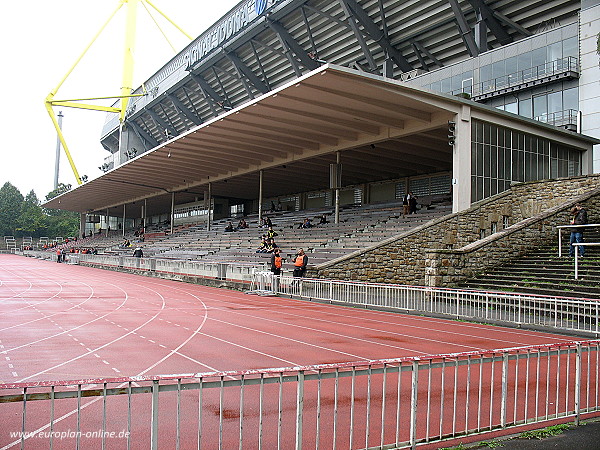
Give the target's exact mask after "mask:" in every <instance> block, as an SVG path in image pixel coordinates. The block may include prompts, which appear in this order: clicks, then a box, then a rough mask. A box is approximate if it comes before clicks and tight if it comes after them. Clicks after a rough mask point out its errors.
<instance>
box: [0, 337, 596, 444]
mask: <svg viewBox="0 0 600 450" xmlns="http://www.w3.org/2000/svg"><path fill="white" fill-rule="evenodd" d="M599 371H600V341H597V340H596V341H582V342H571V343H561V344H549V345H541V346H530V347H520V348H509V349H498V350H489V351H482V352H468V353H456V354H447V355H436V356H430V357H407V358H399V359H389V360H379V361H360V362H352V363H340V364H324V365H315V366H305V367H292V368H277V369H266V370H249V371H239V372H213V373H197V374H182V375H169V376H148V377H146V376H141V377H133V378H111V379H85V380H78V381H65V382H37V383H35V382H30V383H17V384H0V408H1V410H2V417H3V426H2V432H1V433H0V446H2V447H0V448H1V449H9V448H14V447H20V448H40V447H44V448H53V446H58V445H60V447H61V448H92V447H94V448H100V446H101V447H102V448H111V447H112V446H114V445H118V446H119V448H121V447H123V448H124V447H125V446H127V448H129V447H130V446H131V445H132V444H133V445H135V446H138V445H140V446H144V447H149V448H151V449H156V448H159V447H160V448H174V449H178V448H198V449H205V448H206V449H233V448H256V449H261V448H263V449H296V450H300V449H312V448H314V449H321V448H330V449H334V450H335V449H365V448H369V449H384V448H385V449H390V448H403V447H411V448H415V447H416V446H417V445H418V444H422V443H435V442H440V441H443V440H447V439H452V438H459V437H462V436H467V435H475V434H483V433H487V432H491V431H502V430H507V431H506V432H514V431H510V430H511V427H514V426H518V425H529V424H533V423H540V422H545V421H549V420H556V419H559V420H561V419H562V420H564V421H567V420H575V422H576V423H578V421H579V420H580V418H581V417H582V415H584V414H586V415H588V414H597V413H598V411H600V396H599V391H600V390H599V384H600V375H599ZM117 439H121V441H120V442H118V443H117V442H115V440H117ZM124 441H126V442H124ZM111 442H112V443H114V445H113V444H111Z"/></svg>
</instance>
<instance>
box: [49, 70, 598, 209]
mask: <svg viewBox="0 0 600 450" xmlns="http://www.w3.org/2000/svg"><path fill="white" fill-rule="evenodd" d="M465 105H468V106H470V108H471V109H472V110H473V111H479V114H483V115H487V116H488V118H489V117H492V116H493V117H495V118H496V119H495V121H502V120H504V121H509V122H511V124H512V126H513V127H519V126H520V125H519V124H521V126H524V125H523V124H526V125H527V126H528V127H535V128H536V129H538V130H540V131H543V132H544V133H551V134H552V135H553V136H555V139H559V140H561V141H562V142H565V143H567V144H569V145H572V146H574V147H580V148H583V147H584V146H585V145H589V144H590V143H594V142H596V140H594V139H592V138H588V137H585V136H582V135H577V134H575V133H571V132H567V131H564V130H560V129H557V128H556V127H552V126H549V125H545V124H542V123H540V122H537V121H533V120H528V119H523V118H521V117H517V116H515V115H512V114H510V113H506V112H504V111H499V110H495V109H494V108H490V107H487V106H484V105H481V104H477V103H474V102H471V101H468V100H464V99H460V98H456V97H451V96H447V95H443V94H436V93H433V92H430V91H427V90H423V89H419V88H415V87H411V86H408V85H406V83H403V82H399V81H395V80H392V79H389V78H384V77H380V76H376V75H371V74H365V73H361V72H358V71H355V70H353V69H348V68H343V67H339V66H333V65H326V66H322V67H320V68H318V69H316V70H314V71H312V72H311V73H309V74H307V75H305V76H303V77H300V78H298V79H296V80H294V81H292V82H289V83H287V84H285V85H284V86H281V87H280V88H278V89H275V90H273V91H271V92H269V93H267V94H264V95H262V96H261V97H259V98H257V99H255V100H253V101H251V102H249V103H246V104H244V105H242V106H240V107H238V108H235V109H233V110H231V111H229V112H227V113H226V114H224V115H222V116H219V117H217V118H215V119H213V120H211V121H207V122H205V123H203V124H201V125H198V126H196V127H194V128H192V129H191V130H190V131H188V132H186V133H184V134H182V135H181V136H179V137H177V138H175V139H172V140H170V141H168V142H166V143H164V144H162V145H160V146H158V147H156V148H155V149H153V150H152V151H149V152H147V153H144V154H142V155H140V156H138V157H136V158H134V159H132V160H130V161H128V162H127V163H125V164H123V165H121V166H119V167H118V168H116V169H113V170H111V171H109V172H107V173H106V174H104V175H102V176H100V177H99V178H97V179H94V180H92V181H90V182H88V183H86V184H84V185H81V186H79V187H77V188H75V189H73V190H72V191H69V192H67V193H65V194H63V195H61V196H59V197H56V198H54V199H52V200H51V201H49V202H47V203H46V204H45V205H44V206H45V207H48V208H57V209H65V210H71V211H77V212H92V211H104V210H106V209H109V212H110V214H112V215H116V216H119V215H121V214H122V208H123V205H124V204H133V203H134V202H138V201H140V200H143V199H149V198H152V203H151V204H150V202H149V204H148V208H149V209H148V213H149V214H152V213H153V212H154V213H156V212H164V211H168V210H170V203H171V193H172V192H175V193H176V203H177V204H180V203H186V202H190V201H194V199H195V198H198V197H200V198H202V197H203V196H204V191H205V189H206V187H207V186H208V183H209V182H210V183H211V186H212V195H213V196H223V197H232V198H239V199H253V198H257V197H258V189H259V183H258V172H259V170H261V169H262V170H263V171H264V172H263V173H264V190H263V196H264V197H271V196H278V195H285V194H291V193H297V192H306V191H310V190H318V189H324V188H328V187H329V164H330V163H334V162H335V160H336V152H337V151H340V152H341V161H342V164H343V183H344V185H353V184H359V183H365V182H370V181H377V180H385V179H391V178H397V177H404V176H413V175H418V174H425V173H433V172H436V171H451V170H452V162H453V156H452V147H450V146H449V145H448V136H447V133H448V128H447V126H448V124H447V121H448V120H450V119H451V118H453V117H454V116H455V115H456V114H457V113H458V112H459V111H460V110H461V108H463V106H465Z"/></svg>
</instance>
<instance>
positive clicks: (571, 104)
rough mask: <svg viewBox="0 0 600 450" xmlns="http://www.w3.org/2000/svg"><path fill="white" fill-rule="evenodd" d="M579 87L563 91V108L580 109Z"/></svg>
mask: <svg viewBox="0 0 600 450" xmlns="http://www.w3.org/2000/svg"><path fill="white" fill-rule="evenodd" d="M578 91H579V89H577V88H572V89H566V90H564V91H563V109H574V110H575V111H578V110H579V92H578Z"/></svg>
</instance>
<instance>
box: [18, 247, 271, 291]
mask: <svg viewBox="0 0 600 450" xmlns="http://www.w3.org/2000/svg"><path fill="white" fill-rule="evenodd" d="M23 253H24V254H25V255H27V256H34V257H36V258H40V259H47V260H51V261H56V255H55V254H54V252H43V251H24V252H23ZM65 256H66V262H67V263H68V264H79V262H81V261H83V262H86V263H88V264H92V265H95V266H105V267H122V268H125V269H132V270H141V271H150V272H156V273H168V274H173V275H183V276H192V277H202V278H216V279H220V280H230V281H241V282H244V283H251V282H252V280H253V276H254V272H256V271H259V270H265V269H266V268H267V264H266V263H262V264H261V263H255V264H247V263H241V262H227V261H223V262H216V261H213V262H211V261H188V260H177V259H158V258H135V257H132V256H118V255H92V254H89V253H88V254H85V253H66V254H65Z"/></svg>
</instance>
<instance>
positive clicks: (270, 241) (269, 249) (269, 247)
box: [265, 239, 279, 253]
mask: <svg viewBox="0 0 600 450" xmlns="http://www.w3.org/2000/svg"><path fill="white" fill-rule="evenodd" d="M276 248H279V246H278V245H277V244H276V243H275V241H274V240H273V239H267V245H266V251H265V253H273V252H274V251H275V249H276Z"/></svg>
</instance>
